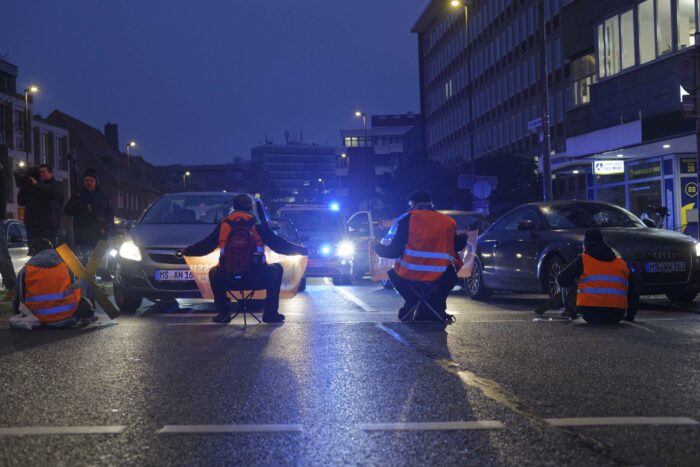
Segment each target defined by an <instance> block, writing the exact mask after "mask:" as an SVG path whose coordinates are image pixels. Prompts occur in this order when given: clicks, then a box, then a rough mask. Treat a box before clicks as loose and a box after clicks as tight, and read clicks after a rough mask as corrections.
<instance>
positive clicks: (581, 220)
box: [542, 203, 644, 230]
mask: <svg viewBox="0 0 700 467" xmlns="http://www.w3.org/2000/svg"><path fill="white" fill-rule="evenodd" d="M542 213H543V214H544V216H545V218H546V219H547V222H548V223H549V225H550V226H551V227H552V229H555V230H556V229H587V228H595V227H644V224H643V223H642V222H641V221H640V220H639V219H638V218H636V217H635V216H634V215H633V214H631V213H630V212H628V211H625V210H624V209H622V208H618V207H616V206H610V205H607V204H597V203H581V204H564V205H560V206H545V207H543V208H542Z"/></svg>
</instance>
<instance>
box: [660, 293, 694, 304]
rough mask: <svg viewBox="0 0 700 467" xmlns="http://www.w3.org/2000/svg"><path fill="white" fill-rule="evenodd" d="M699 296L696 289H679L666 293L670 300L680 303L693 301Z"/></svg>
mask: <svg viewBox="0 0 700 467" xmlns="http://www.w3.org/2000/svg"><path fill="white" fill-rule="evenodd" d="M697 296H698V293H697V292H695V291H694V290H677V291H674V292H668V293H667V294H666V297H668V299H669V300H671V301H672V302H678V303H692V302H693V300H695V297H697Z"/></svg>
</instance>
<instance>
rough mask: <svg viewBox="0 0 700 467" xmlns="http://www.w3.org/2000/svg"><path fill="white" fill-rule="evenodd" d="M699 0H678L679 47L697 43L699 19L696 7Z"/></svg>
mask: <svg viewBox="0 0 700 467" xmlns="http://www.w3.org/2000/svg"><path fill="white" fill-rule="evenodd" d="M696 4H697V0H678V9H677V12H678V48H680V49H683V48H685V47H690V46H691V45H695V33H696V32H697V20H696V19H695V8H696Z"/></svg>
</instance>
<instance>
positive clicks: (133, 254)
mask: <svg viewBox="0 0 700 467" xmlns="http://www.w3.org/2000/svg"><path fill="white" fill-rule="evenodd" d="M119 256H121V257H122V258H124V259H128V260H131V261H141V251H139V247H137V246H136V244H135V243H134V242H133V240H129V239H127V240H126V241H124V243H122V246H121V247H119Z"/></svg>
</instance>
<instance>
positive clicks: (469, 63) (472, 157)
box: [464, 3, 476, 183]
mask: <svg viewBox="0 0 700 467" xmlns="http://www.w3.org/2000/svg"><path fill="white" fill-rule="evenodd" d="M464 25H465V29H464V35H465V42H464V44H465V47H466V50H467V100H468V103H469V107H468V108H469V124H468V130H469V156H470V167H469V171H470V173H471V176H472V183H474V181H475V177H476V154H474V107H473V105H472V94H473V87H474V86H473V84H474V83H473V81H472V53H471V52H472V49H471V45H470V44H469V6H468V5H467V3H465V4H464Z"/></svg>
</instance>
